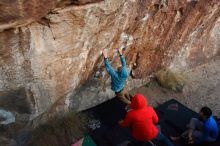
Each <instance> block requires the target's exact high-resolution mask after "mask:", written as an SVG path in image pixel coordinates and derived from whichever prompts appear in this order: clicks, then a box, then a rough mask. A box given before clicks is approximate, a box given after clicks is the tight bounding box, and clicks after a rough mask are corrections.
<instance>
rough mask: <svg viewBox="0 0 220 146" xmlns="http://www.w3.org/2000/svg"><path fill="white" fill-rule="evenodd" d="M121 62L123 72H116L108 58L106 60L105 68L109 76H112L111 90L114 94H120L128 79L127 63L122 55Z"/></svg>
mask: <svg viewBox="0 0 220 146" xmlns="http://www.w3.org/2000/svg"><path fill="white" fill-rule="evenodd" d="M120 60H121V65H122V66H121V70H120V71H115V70H114V68H113V67H112V66H111V64H110V63H109V60H108V58H105V60H104V62H105V68H106V70H107V72H108V74H109V75H110V76H111V86H112V87H111V88H112V90H113V91H114V92H119V91H121V90H122V89H123V88H124V83H125V80H126V79H127V77H128V71H127V68H126V61H125V57H124V56H123V55H120Z"/></svg>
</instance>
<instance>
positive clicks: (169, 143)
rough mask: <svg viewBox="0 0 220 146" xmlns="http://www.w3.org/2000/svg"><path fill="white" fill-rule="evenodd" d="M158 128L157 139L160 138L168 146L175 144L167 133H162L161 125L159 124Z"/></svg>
mask: <svg viewBox="0 0 220 146" xmlns="http://www.w3.org/2000/svg"><path fill="white" fill-rule="evenodd" d="M157 129H158V134H157V137H156V138H155V140H159V141H161V142H163V143H164V144H166V145H167V146H174V145H173V143H172V142H171V141H170V140H169V139H168V138H167V137H166V136H165V135H163V133H161V128H160V125H157Z"/></svg>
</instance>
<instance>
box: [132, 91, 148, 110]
mask: <svg viewBox="0 0 220 146" xmlns="http://www.w3.org/2000/svg"><path fill="white" fill-rule="evenodd" d="M147 105H148V103H147V100H146V99H145V98H144V96H143V95H142V94H136V95H135V96H134V97H133V98H132V99H131V104H130V107H131V108H132V109H142V108H144V107H147Z"/></svg>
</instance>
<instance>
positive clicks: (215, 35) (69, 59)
mask: <svg viewBox="0 0 220 146" xmlns="http://www.w3.org/2000/svg"><path fill="white" fill-rule="evenodd" d="M18 2H20V1H16V2H15V4H14V5H16V6H17V3H18ZM34 2H35V3H37V5H40V6H42V7H40V6H39V7H37V5H34V6H32V5H27V6H26V7H28V8H29V9H28V10H30V12H29V11H28V10H27V9H25V7H24V8H19V10H20V9H21V10H22V11H21V12H25V13H27V15H28V14H32V13H31V12H32V11H35V13H34V14H37V15H33V16H32V15H28V16H27V17H24V18H25V20H23V19H22V18H23V17H20V13H21V12H20V13H16V15H15V14H14V13H10V15H12V16H17V15H19V16H17V17H15V18H11V19H9V18H8V17H6V16H8V15H6V14H8V11H9V10H10V9H13V6H14V5H10V6H12V7H10V6H9V4H8V3H9V2H5V1H3V2H1V3H0V4H1V5H0V6H1V9H2V8H4V11H3V14H4V15H2V16H5V17H0V18H1V19H0V20H1V21H0V22H1V23H0V28H1V29H2V31H1V32H0V91H1V98H0V100H1V99H4V98H6V97H10V98H8V102H7V103H10V102H13V99H14V98H12V97H14V96H13V95H11V94H9V93H11V91H14V93H17V92H18V91H19V93H20V94H19V97H20V99H21V100H19V101H22V103H20V102H18V104H17V105H15V108H14V109H11V108H9V106H6V105H7V104H6V105H5V104H4V105H5V106H4V109H6V110H10V111H13V112H16V113H18V114H29V115H31V118H34V117H36V116H38V115H40V114H42V113H44V112H46V111H48V112H49V113H55V112H56V111H58V110H63V109H64V110H65V109H67V108H68V107H71V108H73V109H76V110H82V109H85V108H88V107H91V106H93V105H96V104H98V103H100V102H103V101H105V100H107V99H109V98H111V97H112V96H113V95H114V93H113V92H112V91H111V90H110V86H109V82H110V81H109V78H108V76H107V75H106V72H105V71H104V69H103V59H102V58H101V57H100V50H101V49H102V48H109V56H110V60H111V62H112V63H113V66H115V67H116V66H117V65H118V64H119V59H118V58H117V57H116V56H117V54H116V53H115V49H114V48H116V47H120V46H122V45H126V46H127V48H126V50H125V56H126V59H127V62H128V67H129V70H131V77H130V78H129V80H128V85H129V87H130V88H132V87H135V86H140V85H143V84H144V83H146V82H147V81H148V80H149V78H150V77H151V75H152V74H153V73H154V72H156V71H158V70H160V69H161V68H164V67H170V68H171V69H174V70H175V69H178V70H186V69H190V68H194V67H196V66H198V65H200V64H203V63H205V62H207V61H209V60H211V59H212V58H213V57H214V56H217V55H219V46H220V44H219V43H220V34H219V30H220V17H219V16H220V2H219V1H216V0H209V1H207V0H199V1H198V2H187V1H184V0H182V1H178V0H120V1H119V0H106V1H99V0H96V1H67V0H66V1H47V2H48V5H51V6H48V7H47V8H44V7H45V6H46V5H45V4H44V2H43V1H42V2H40V1H33V3H34ZM6 3H7V4H8V5H7V8H8V10H7V9H6V7H3V6H5V4H6ZM33 3H32V4H33ZM55 7H56V8H55ZM16 8H17V7H16ZM36 8H38V9H36ZM35 9H36V10H35ZM49 11H50V13H48V12H49ZM35 16H36V17H35ZM29 17H30V19H31V21H30V22H32V23H29V21H28V22H26V20H29V19H28V18H29ZM3 18H4V19H3ZM3 20H5V21H3ZM9 20H10V21H9ZM3 22H4V23H3ZM11 22H16V23H12V24H11ZM18 22H19V25H20V24H22V27H18V26H19V25H18V24H17V23H18ZM6 24H7V26H6V27H5V25H6ZM8 24H10V25H8ZM26 24H28V25H26ZM15 27H17V28H15ZM5 28H7V29H5ZM3 29H4V30H3ZM96 76H99V78H97V77H96ZM20 104H23V105H28V106H26V108H27V109H26V110H22V109H20V108H21V107H20V106H19V105H20ZM19 111H22V112H19Z"/></svg>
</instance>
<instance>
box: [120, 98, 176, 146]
mask: <svg viewBox="0 0 220 146" xmlns="http://www.w3.org/2000/svg"><path fill="white" fill-rule="evenodd" d="M130 108H131V110H130V111H128V112H127V114H126V117H125V119H124V120H122V121H120V122H119V125H120V126H121V127H129V126H130V127H131V131H132V136H133V138H134V139H135V140H137V141H140V142H147V141H150V140H153V139H156V140H160V141H162V142H163V143H165V144H166V145H167V146H173V144H172V142H171V141H170V140H169V139H168V138H167V137H166V136H164V135H163V134H162V133H161V131H160V130H158V129H159V128H157V127H156V124H157V123H158V120H159V119H158V116H157V114H156V112H155V111H154V109H153V108H152V107H150V106H148V104H147V100H146V99H145V97H144V96H143V95H142V94H136V95H135V96H134V97H133V98H132V99H131V104H130Z"/></svg>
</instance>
